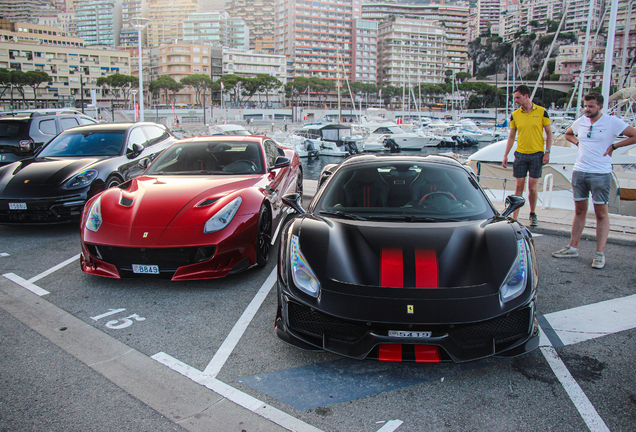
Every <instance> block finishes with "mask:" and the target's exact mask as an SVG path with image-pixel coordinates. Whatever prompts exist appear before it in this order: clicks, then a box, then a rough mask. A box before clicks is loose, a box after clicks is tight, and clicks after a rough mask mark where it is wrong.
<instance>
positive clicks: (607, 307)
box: [544, 294, 636, 348]
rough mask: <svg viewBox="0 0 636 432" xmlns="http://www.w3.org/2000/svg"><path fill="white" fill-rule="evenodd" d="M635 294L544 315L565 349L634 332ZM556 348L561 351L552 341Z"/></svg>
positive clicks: (635, 315) (635, 322) (635, 318)
mask: <svg viewBox="0 0 636 432" xmlns="http://www.w3.org/2000/svg"><path fill="white" fill-rule="evenodd" d="M634 310H636V294H635V295H631V296H627V297H621V298H617V299H612V300H606V301H602V302H599V303H594V304H590V305H585V306H579V307H575V308H572V309H566V310H562V311H559V312H553V313H550V314H547V315H544V318H545V319H546V320H547V321H548V322H549V324H550V328H551V329H552V331H554V334H555V335H556V336H557V337H558V339H559V340H560V341H561V343H562V344H563V345H562V346H565V345H572V344H576V343H579V342H583V341H586V340H589V339H596V338H599V337H601V336H606V335H608V334H613V333H618V332H621V331H625V330H630V329H633V328H636V314H634ZM551 340H552V344H553V345H554V347H555V348H560V346H558V345H557V344H555V340H554V338H551Z"/></svg>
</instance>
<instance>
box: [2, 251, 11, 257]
mask: <svg viewBox="0 0 636 432" xmlns="http://www.w3.org/2000/svg"><path fill="white" fill-rule="evenodd" d="M8 256H10V255H9V254H8V253H6V252H0V257H8Z"/></svg>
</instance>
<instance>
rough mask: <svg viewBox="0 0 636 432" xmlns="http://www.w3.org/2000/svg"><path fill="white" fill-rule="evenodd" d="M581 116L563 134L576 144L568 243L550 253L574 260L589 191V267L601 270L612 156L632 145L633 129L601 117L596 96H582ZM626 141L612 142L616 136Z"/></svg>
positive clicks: (635, 135) (635, 134) (634, 141)
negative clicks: (592, 232)
mask: <svg viewBox="0 0 636 432" xmlns="http://www.w3.org/2000/svg"><path fill="white" fill-rule="evenodd" d="M583 99H584V100H585V110H584V114H585V116H584V117H581V118H579V119H578V120H576V121H575V122H574V123H573V124H572V126H571V127H570V128H568V130H567V131H566V132H565V139H567V140H568V141H570V142H571V143H573V144H575V145H577V146H578V147H579V150H578V152H577V155H576V163H575V164H574V172H573V173H572V193H573V195H574V221H573V222H572V233H571V236H570V243H569V244H568V245H567V246H566V247H565V248H563V249H561V250H559V251H557V252H554V253H553V254H552V256H553V257H555V258H573V257H578V256H579V252H578V246H579V241H580V240H581V233H582V232H583V228H584V227H585V215H586V214H587V206H588V198H589V195H590V192H592V202H593V203H594V213H595V215H596V256H595V257H594V260H593V261H592V267H593V268H597V269H601V268H603V267H605V252H604V251H605V244H606V243H607V235H608V234H609V225H610V223H609V215H608V204H609V194H610V189H611V187H612V153H613V152H614V150H616V149H617V148H619V147H625V146H628V145H632V144H636V129H635V128H633V127H631V126H629V125H628V124H627V123H625V122H624V121H623V120H621V119H619V118H618V117H615V116H611V115H603V114H602V113H601V109H602V108H603V96H602V95H601V94H599V93H590V94H587V95H585V97H584V98H583ZM621 134H622V135H625V136H626V137H627V138H626V139H624V140H622V141H619V142H617V143H614V140H615V138H616V137H617V136H619V135H621Z"/></svg>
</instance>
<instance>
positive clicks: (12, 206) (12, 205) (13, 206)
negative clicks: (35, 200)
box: [9, 203, 27, 210]
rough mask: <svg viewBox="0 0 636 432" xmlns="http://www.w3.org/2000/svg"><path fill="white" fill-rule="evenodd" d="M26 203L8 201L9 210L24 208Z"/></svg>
mask: <svg viewBox="0 0 636 432" xmlns="http://www.w3.org/2000/svg"><path fill="white" fill-rule="evenodd" d="M26 209H27V208H26V203H9V210H26Z"/></svg>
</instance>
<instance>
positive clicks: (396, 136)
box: [365, 124, 439, 150]
mask: <svg viewBox="0 0 636 432" xmlns="http://www.w3.org/2000/svg"><path fill="white" fill-rule="evenodd" d="M366 126H367V127H368V128H369V130H370V131H371V133H370V134H369V136H368V137H367V139H366V140H365V150H367V148H366V147H367V145H369V146H373V145H378V144H380V143H384V140H385V139H386V138H390V139H392V140H394V141H395V142H396V143H397V145H399V146H400V148H402V149H405V150H421V149H422V148H424V147H430V146H437V144H438V143H439V141H438V140H437V141H436V140H435V137H434V136H433V135H429V134H425V133H423V132H406V131H404V129H402V128H401V127H399V126H398V125H397V124H380V125H377V126H372V127H370V126H369V125H366Z"/></svg>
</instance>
